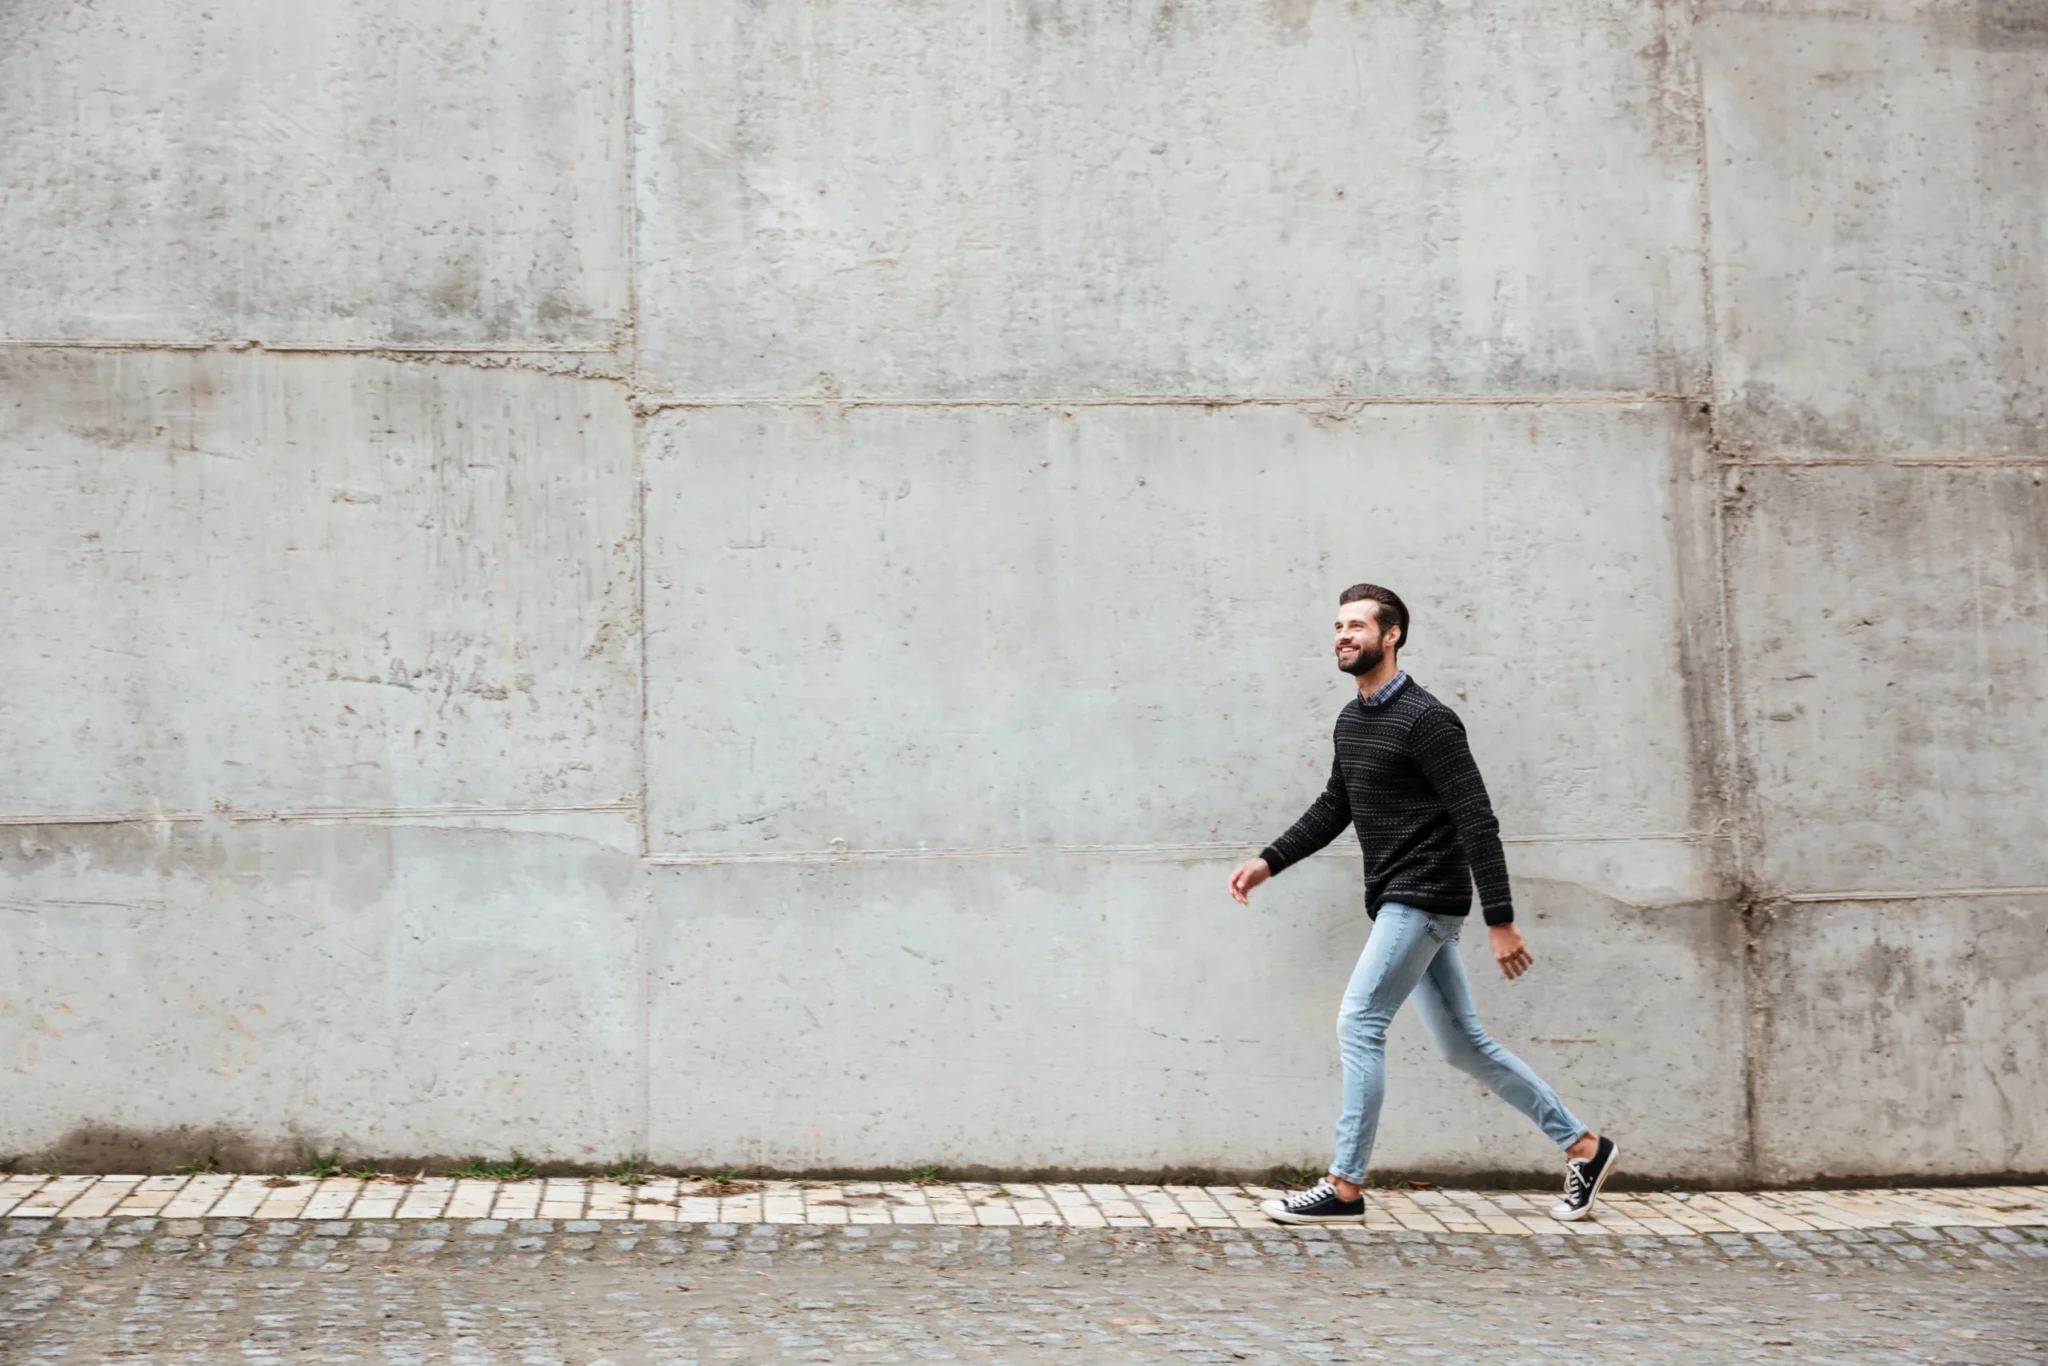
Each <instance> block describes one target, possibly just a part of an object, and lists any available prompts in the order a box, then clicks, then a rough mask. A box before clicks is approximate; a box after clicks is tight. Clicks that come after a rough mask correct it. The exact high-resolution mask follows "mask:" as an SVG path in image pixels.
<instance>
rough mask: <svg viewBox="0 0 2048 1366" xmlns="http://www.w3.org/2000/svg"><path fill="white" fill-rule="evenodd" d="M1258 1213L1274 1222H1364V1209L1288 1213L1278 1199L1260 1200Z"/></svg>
mask: <svg viewBox="0 0 2048 1366" xmlns="http://www.w3.org/2000/svg"><path fill="white" fill-rule="evenodd" d="M1259 1213H1261V1214H1263V1215H1265V1216H1266V1217H1267V1218H1268V1219H1271V1220H1272V1221H1273V1222H1274V1223H1276V1224H1362V1223H1364V1222H1365V1211H1364V1210H1360V1211H1359V1212H1358V1213H1356V1214H1290V1213H1288V1212H1287V1208H1286V1206H1284V1205H1282V1204H1281V1203H1280V1202H1279V1201H1278V1200H1266V1201H1263V1202H1261V1203H1260V1205H1259Z"/></svg>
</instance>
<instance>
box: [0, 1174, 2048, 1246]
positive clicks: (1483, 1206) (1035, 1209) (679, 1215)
mask: <svg viewBox="0 0 2048 1366" xmlns="http://www.w3.org/2000/svg"><path fill="white" fill-rule="evenodd" d="M1278 1194H1281V1192H1279V1191H1274V1190H1270V1189H1267V1188H1265V1187H1260V1186H1145V1185H1097V1184H1084V1183H1067V1184H1063V1183H1050V1184H1030V1183H1023V1182H1011V1183H1009V1184H1007V1185H994V1184H990V1183H971V1182H930V1183H927V1184H923V1185H914V1184H911V1183H908V1182H880V1181H872V1182H852V1181H848V1182H828V1181H801V1182H799V1181H765V1182H745V1183H741V1184H740V1185H739V1186H717V1185H713V1184H711V1183H708V1182H704V1181H701V1180H682V1181H679V1180H677V1179H676V1178H674V1177H661V1178H656V1179H653V1180H649V1181H645V1182H642V1183H640V1184H638V1185H630V1186H629V1185H622V1184H620V1183H619V1182H616V1181H608V1180H601V1179H599V1180H590V1179H582V1178H569V1179H560V1180H558V1179H548V1180H532V1181H487V1180H462V1179H457V1178H454V1177H423V1178H406V1177H395V1176H384V1177H376V1178H370V1179H358V1178H353V1177H328V1178H324V1179H322V1178H314V1177H283V1176H268V1177H266V1176H253V1175H245V1176H226V1175H223V1176H148V1177H145V1176H55V1177H53V1176H10V1177H6V1178H4V1179H0V1215H9V1214H12V1215H15V1216H18V1217H25V1218H67V1219H99V1218H106V1217H110V1216H111V1217H115V1218H122V1217H128V1218H133V1217H136V1216H156V1217H160V1218H164V1219H170V1220H184V1221H189V1220H194V1219H203V1218H215V1219H221V1218H229V1219H262V1220H278V1219H285V1220H292V1219H300V1220H304V1219H310V1220H336V1219H353V1220H365V1219H369V1220H385V1219H398V1220H411V1219H451V1220H453V1219H460V1220H468V1219H489V1218H496V1219H535V1218H539V1219H555V1220H559V1219H593V1220H599V1221H605V1220H635V1221H640V1222H656V1221H670V1222H681V1223H729V1224H753V1223H768V1224H799V1225H804V1224H811V1225H823V1226H830V1225H838V1224H845V1225H858V1224H891V1225H901V1226H913V1225H954V1226H963V1227H964V1226H980V1227H988V1228H1002V1227H1010V1228H1016V1227H1033V1226H1043V1227H1066V1228H1251V1227H1258V1226H1263V1225H1265V1224H1266V1223H1267V1222H1268V1221H1267V1220H1266V1218H1265V1216H1264V1215H1262V1214H1260V1213H1259V1209H1258V1205H1259V1201H1260V1200H1263V1199H1266V1198H1268V1197H1270V1196H1274V1195H1278ZM1366 1201H1367V1207H1366V1217H1367V1223H1366V1227H1368V1228H1371V1229H1379V1230H1385V1231H1389V1232H1391V1231H1394V1230H1397V1229H1406V1230H1409V1231H1411V1232H1419V1233H1475V1234H1477V1233H1500V1234H1510V1235H1518V1236H1530V1235H1535V1234H1546V1233H1548V1234H1561V1235H1564V1236H1568V1237H1588V1236H1590V1237H1601V1236H1612V1235H1617V1234H1619V1235H1641V1234H1664V1235H1680V1234H1691V1233H1699V1234H1713V1233H1758V1234H1761V1233H1806V1232H1812V1231H1815V1230H1821V1231H1830V1230H1843V1229H1866V1230H1867V1229H1876V1228H1889V1227H1911V1226H1920V1227H1929V1228H1949V1227H1971V1228H2001V1227H2033V1226H2039V1225H2044V1224H2048V1189H2044V1188H2042V1187H2038V1186H1999V1187H1978V1188H1968V1189H1964V1188H1943V1189H1897V1190H1857V1191H1757V1192H1741V1191H1703V1192H1702V1191H1691V1192H1688V1191H1679V1192H1656V1193H1632V1192H1612V1193H1609V1194H1608V1195H1606V1196H1604V1197H1602V1199H1601V1202H1600V1205H1599V1207H1598V1213H1597V1221H1596V1222H1593V1223H1577V1224H1560V1223H1557V1222H1555V1221H1553V1220H1551V1219H1550V1218H1549V1217H1548V1216H1547V1214H1546V1213H1545V1211H1546V1210H1548V1209H1549V1208H1550V1206H1551V1204H1552V1203H1553V1199H1552V1197H1550V1196H1547V1195H1544V1194H1541V1193H1536V1192H1521V1191H1470V1190H1398V1191H1397V1190H1369V1191H1367V1192H1366Z"/></svg>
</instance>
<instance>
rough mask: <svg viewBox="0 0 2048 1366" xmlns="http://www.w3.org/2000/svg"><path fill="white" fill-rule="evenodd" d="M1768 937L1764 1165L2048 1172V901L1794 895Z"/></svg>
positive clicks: (1761, 1097) (1768, 1169) (1760, 1093)
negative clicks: (2045, 1100) (2047, 1122)
mask: <svg viewBox="0 0 2048 1366" xmlns="http://www.w3.org/2000/svg"><path fill="white" fill-rule="evenodd" d="M1760 943H1761V946H1762V952H1761V955H1760V967H1761V973H1760V977H1759V980H1758V981H1757V983H1756V990H1757V991H1758V994H1759V997H1760V999H1762V1000H1763V1001H1766V1002H1768V1010H1767V1017H1766V1019H1767V1023H1766V1026H1765V1027H1766V1034H1765V1036H1764V1037H1763V1038H1761V1039H1759V1040H1758V1041H1757V1046H1756V1058H1757V1063H1756V1067H1757V1079H1756V1104H1757V1135H1758V1152H1757V1163H1758V1170H1759V1174H1760V1175H1762V1176H1764V1177H1766V1178H1767V1179H1771V1180H1779V1181H1796V1180H1802V1179H1808V1178H1812V1177H1820V1176H1863V1175H1868V1174H1870V1173H1872V1172H1879V1171H1901V1170H1912V1171H1929V1172H1969V1171H1976V1172H1989V1171H2014V1172H2022V1171H2024V1172H2037V1171H2042V1170H2048V1128H2044V1127H2043V1125H2042V1124H2041V1122H2040V1120H2041V1078H2042V1077H2043V1076H2044V1075H2048V971H2044V969H2048V896H2044V895H2039V894H2035V895H2021V894H2013V895H2007V896H1996V897H1979V898H1970V899H1944V898H1927V899H1920V900H1915V901H1911V902H1889V903H1879V904H1872V903H1869V902H1851V903H1830V904H1820V905H1796V906H1791V907H1784V908H1781V909H1779V910H1778V911H1777V912H1776V913H1775V914H1773V915H1772V916H1771V917H1770V918H1769V920H1768V922H1767V924H1766V926H1765V928H1764V930H1763V933H1762V935H1761V936H1760Z"/></svg>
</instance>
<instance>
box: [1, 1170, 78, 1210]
mask: <svg viewBox="0 0 2048 1366" xmlns="http://www.w3.org/2000/svg"><path fill="white" fill-rule="evenodd" d="M96 1179H97V1178H94V1177H90V1176H59V1177H54V1178H52V1179H51V1180H49V1181H46V1182H44V1183H43V1185H42V1186H41V1187H39V1188H38V1189H37V1190H36V1191H35V1193H34V1194H32V1195H31V1196H29V1197H28V1198H27V1199H25V1200H23V1201H22V1202H21V1203H20V1204H18V1205H16V1206H15V1207H14V1210H13V1211H12V1212H13V1213H14V1214H16V1215H23V1216H27V1217H30V1218H34V1217H38V1216H43V1215H56V1214H60V1213H62V1212H63V1210H64V1207H65V1206H66V1205H68V1204H70V1203H71V1202H72V1201H73V1200H76V1199H77V1198H78V1197H79V1196H80V1195H82V1194H84V1193H85V1192H86V1191H87V1190H88V1189H90V1188H91V1186H92V1184H93V1182H94V1181H95V1180H96Z"/></svg>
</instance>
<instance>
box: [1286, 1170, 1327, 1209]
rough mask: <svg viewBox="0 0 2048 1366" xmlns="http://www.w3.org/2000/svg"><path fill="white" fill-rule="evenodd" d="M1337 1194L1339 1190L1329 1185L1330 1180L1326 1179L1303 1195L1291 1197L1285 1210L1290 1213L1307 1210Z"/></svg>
mask: <svg viewBox="0 0 2048 1366" xmlns="http://www.w3.org/2000/svg"><path fill="white" fill-rule="evenodd" d="M1336 1193H1337V1188H1336V1187H1335V1186H1332V1185H1331V1184H1330V1183H1329V1180H1328V1179H1327V1178H1325V1179H1324V1180H1321V1181H1318V1182H1316V1183H1315V1184H1314V1185H1313V1186H1310V1187H1309V1188H1308V1189H1307V1190H1305V1191H1303V1192H1302V1193H1301V1194H1299V1195H1295V1196H1290V1197H1289V1198H1288V1200H1287V1203H1286V1205H1285V1206H1284V1208H1285V1209H1287V1210H1288V1211H1289V1212H1290V1213H1292V1212H1294V1211H1297V1210H1305V1209H1307V1208H1308V1207H1309V1206H1310V1205H1313V1204H1315V1203H1317V1202H1318V1201H1320V1200H1321V1199H1322V1198H1323V1197H1324V1196H1327V1195H1335V1194H1336Z"/></svg>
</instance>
